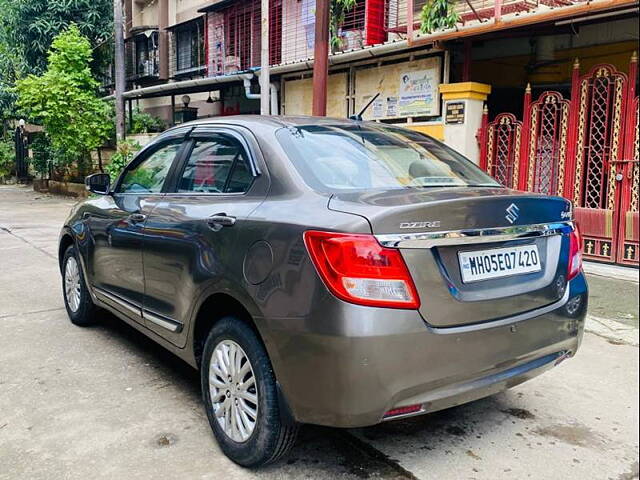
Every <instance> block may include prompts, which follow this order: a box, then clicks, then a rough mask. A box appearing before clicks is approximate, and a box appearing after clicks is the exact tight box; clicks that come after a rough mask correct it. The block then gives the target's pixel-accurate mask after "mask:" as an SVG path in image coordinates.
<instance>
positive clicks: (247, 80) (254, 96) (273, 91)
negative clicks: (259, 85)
mask: <svg viewBox="0 0 640 480" xmlns="http://www.w3.org/2000/svg"><path fill="white" fill-rule="evenodd" d="M253 77H254V75H253V74H252V73H246V74H244V75H242V83H243V84H244V94H245V96H246V97H247V98H248V99H249V100H260V98H261V97H260V94H259V93H251V79H252V78H253ZM269 94H270V95H269V96H270V97H271V98H270V104H271V105H270V109H271V115H278V86H277V85H276V84H275V83H273V82H271V83H270V84H269Z"/></svg>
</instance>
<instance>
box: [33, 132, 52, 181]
mask: <svg viewBox="0 0 640 480" xmlns="http://www.w3.org/2000/svg"><path fill="white" fill-rule="evenodd" d="M31 151H32V152H33V158H32V160H31V165H32V166H33V169H34V170H35V171H36V173H37V174H39V175H40V178H46V177H48V176H49V169H50V167H51V164H52V152H51V142H50V141H49V139H48V138H47V136H46V135H45V134H44V133H40V134H38V135H36V136H35V138H34V139H33V140H32V141H31Z"/></svg>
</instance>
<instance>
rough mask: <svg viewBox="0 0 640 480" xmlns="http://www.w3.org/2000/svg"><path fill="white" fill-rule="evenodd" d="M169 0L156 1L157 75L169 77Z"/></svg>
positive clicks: (162, 78) (161, 78) (166, 78)
mask: <svg viewBox="0 0 640 480" xmlns="http://www.w3.org/2000/svg"><path fill="white" fill-rule="evenodd" d="M167 27H169V0H159V1H158V62H159V64H158V77H159V79H160V80H168V79H169V32H167Z"/></svg>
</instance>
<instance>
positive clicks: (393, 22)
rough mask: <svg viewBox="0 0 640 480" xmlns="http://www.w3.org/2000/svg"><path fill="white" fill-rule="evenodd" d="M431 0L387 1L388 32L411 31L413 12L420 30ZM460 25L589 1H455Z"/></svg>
mask: <svg viewBox="0 0 640 480" xmlns="http://www.w3.org/2000/svg"><path fill="white" fill-rule="evenodd" d="M426 3H427V0H385V12H386V13H385V15H386V18H387V23H386V29H387V32H388V33H395V34H400V35H405V34H407V21H408V20H407V18H408V13H409V12H410V10H412V11H413V31H414V33H416V32H419V31H420V14H421V12H422V8H423V7H424V5H425V4H426ZM454 3H455V10H456V12H457V13H458V15H459V20H458V25H460V26H466V25H468V24H473V23H484V22H488V21H492V20H499V19H500V18H501V17H502V16H503V15H509V14H526V13H529V12H534V11H542V10H550V9H558V10H560V9H561V8H562V7H568V6H572V5H576V4H581V3H585V2H584V1H582V0H454Z"/></svg>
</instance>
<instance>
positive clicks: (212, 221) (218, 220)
mask: <svg viewBox="0 0 640 480" xmlns="http://www.w3.org/2000/svg"><path fill="white" fill-rule="evenodd" d="M207 223H208V224H209V226H210V227H214V228H215V227H220V226H222V227H232V226H233V225H235V223H236V217H232V216H230V215H227V214H225V213H217V214H216V215H211V216H210V217H209V218H207Z"/></svg>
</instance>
